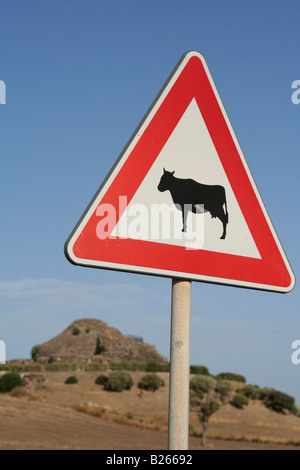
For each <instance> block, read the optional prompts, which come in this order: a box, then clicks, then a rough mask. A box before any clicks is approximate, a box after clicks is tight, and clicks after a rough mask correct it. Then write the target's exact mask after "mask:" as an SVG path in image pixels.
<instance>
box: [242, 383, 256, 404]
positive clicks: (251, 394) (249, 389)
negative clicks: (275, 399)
mask: <svg viewBox="0 0 300 470" xmlns="http://www.w3.org/2000/svg"><path fill="white" fill-rule="evenodd" d="M241 393H243V394H244V395H246V397H248V398H250V399H251V400H257V399H258V397H259V393H260V388H259V386H258V385H250V384H249V385H246V386H245V387H244V388H242V389H241Z"/></svg>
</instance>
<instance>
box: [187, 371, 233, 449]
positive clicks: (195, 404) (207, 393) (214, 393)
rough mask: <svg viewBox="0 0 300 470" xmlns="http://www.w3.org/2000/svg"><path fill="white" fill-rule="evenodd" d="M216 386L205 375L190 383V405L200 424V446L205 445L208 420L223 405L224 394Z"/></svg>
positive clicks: (215, 383) (210, 378)
mask: <svg viewBox="0 0 300 470" xmlns="http://www.w3.org/2000/svg"><path fill="white" fill-rule="evenodd" d="M216 385H217V382H216V380H215V379H213V378H212V377H209V376H206V375H196V376H195V377H193V378H192V379H191V381H190V395H191V397H190V404H191V407H192V408H195V409H196V411H197V412H198V418H199V421H200V422H201V423H202V439H201V445H202V446H205V444H206V436H207V427H208V421H209V418H210V417H211V416H212V415H213V414H214V413H215V412H216V411H218V409H219V408H220V407H221V405H222V404H224V403H225V400H224V393H223V391H222V393H221V389H219V388H218V387H217V386H216Z"/></svg>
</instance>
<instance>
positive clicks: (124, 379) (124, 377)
mask: <svg viewBox="0 0 300 470" xmlns="http://www.w3.org/2000/svg"><path fill="white" fill-rule="evenodd" d="M132 385H133V378H132V377H131V375H130V374H128V372H125V371H124V370H120V371H115V372H111V374H109V376H108V380H107V382H106V384H105V385H104V389H105V390H108V391H110V392H122V390H130V389H131V387H132Z"/></svg>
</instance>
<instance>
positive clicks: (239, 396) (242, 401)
mask: <svg viewBox="0 0 300 470" xmlns="http://www.w3.org/2000/svg"><path fill="white" fill-rule="evenodd" d="M230 404H231V405H232V406H235V407H236V408H239V409H243V407H244V406H247V405H248V404H249V399H248V398H247V397H246V396H245V395H244V394H243V393H241V392H237V393H236V394H235V395H234V397H233V399H232V400H231V402H230Z"/></svg>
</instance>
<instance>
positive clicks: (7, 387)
mask: <svg viewBox="0 0 300 470" xmlns="http://www.w3.org/2000/svg"><path fill="white" fill-rule="evenodd" d="M22 385H23V384H22V379H21V376H20V375H19V374H18V373H17V372H6V374H4V375H2V376H1V377H0V393H7V392H10V391H11V390H13V389H14V388H15V387H21V386H22Z"/></svg>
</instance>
